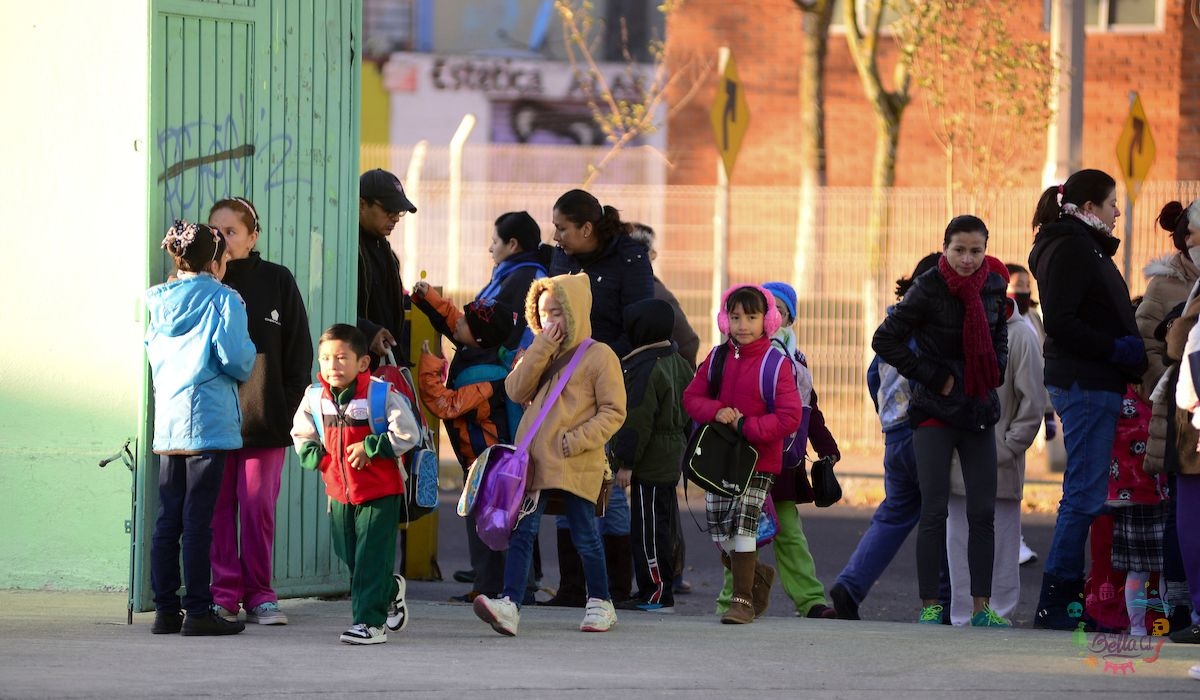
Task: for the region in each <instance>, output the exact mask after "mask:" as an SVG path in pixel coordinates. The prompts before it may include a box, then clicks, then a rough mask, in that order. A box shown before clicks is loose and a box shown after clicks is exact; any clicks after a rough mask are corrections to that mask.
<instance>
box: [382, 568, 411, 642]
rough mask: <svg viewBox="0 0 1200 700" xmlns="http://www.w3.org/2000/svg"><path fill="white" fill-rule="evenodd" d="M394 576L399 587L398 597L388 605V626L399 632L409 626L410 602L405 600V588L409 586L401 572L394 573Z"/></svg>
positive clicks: (397, 589)
mask: <svg viewBox="0 0 1200 700" xmlns="http://www.w3.org/2000/svg"><path fill="white" fill-rule="evenodd" d="M392 578H394V579H396V586H397V588H396V597H395V598H393V599H392V602H391V604H390V605H388V614H387V628H388V629H390V630H391V631H393V632H399V631H401V630H403V629H404V628H405V627H408V603H406V602H404V589H406V588H407V587H408V586H407V585H406V584H405V582H404V577H403V576H401V575H400V574H392Z"/></svg>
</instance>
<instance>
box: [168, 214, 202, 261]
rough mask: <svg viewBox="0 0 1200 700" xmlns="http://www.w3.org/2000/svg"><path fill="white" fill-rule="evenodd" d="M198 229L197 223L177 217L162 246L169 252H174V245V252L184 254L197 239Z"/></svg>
mask: <svg viewBox="0 0 1200 700" xmlns="http://www.w3.org/2000/svg"><path fill="white" fill-rule="evenodd" d="M198 230H199V229H198V228H197V227H196V224H193V223H189V222H187V221H184V220H183V219H176V220H175V224H174V225H173V226H171V228H169V229H167V235H166V237H165V238H163V239H162V244H161V246H160V247H161V248H162V249H163V250H165V251H167V252H172V247H174V249H175V250H174V252H176V253H177V254H179V255H183V252H184V251H185V250H187V248H188V246H190V245H191V244H192V243H194V242H195V241H196V231H198Z"/></svg>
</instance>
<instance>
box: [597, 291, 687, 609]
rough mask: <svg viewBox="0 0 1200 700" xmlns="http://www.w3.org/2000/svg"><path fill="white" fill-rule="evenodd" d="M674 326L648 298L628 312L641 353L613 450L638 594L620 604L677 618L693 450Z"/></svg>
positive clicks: (630, 367) (627, 360)
mask: <svg viewBox="0 0 1200 700" xmlns="http://www.w3.org/2000/svg"><path fill="white" fill-rule="evenodd" d="M674 323H675V311H674V310H673V309H672V308H671V305H670V304H669V303H667V302H666V301H662V300H659V299H645V300H643V301H639V302H636V303H634V304H630V305H629V306H628V307H626V308H625V333H626V334H627V335H628V336H629V339H630V341H632V343H633V345H634V347H635V349H634V351H633V352H631V353H629V354H628V355H626V356H625V357H623V358H621V369H622V371H623V373H624V375H625V393H626V395H627V396H628V397H629V398H628V404H627V410H628V415H627V417H626V419H625V424H624V425H623V426H622V427H621V430H620V431H618V432H617V434H616V435H615V436H614V437H613V441H612V443H611V446H612V453H613V455H614V458H615V464H614V465H613V466H614V467H616V468H617V473H616V477H615V480H616V486H617V487H618V488H625V487H626V486H628V487H630V511H631V518H630V527H631V530H632V532H633V543H632V544H633V547H632V549H633V571H634V576H635V578H636V579H637V584H638V591H637V593H636V594H635V595H634V596H633V597H632V598H630V599H629V600H627V601H623V602H620V603H618V604H617V607H618V608H620V609H622V610H642V611H646V612H658V613H671V612H675V599H674V592H673V590H672V582H673V581H674V580H675V575H676V573H677V572H676V571H675V570H674V554H673V553H674V551H675V549H676V546H675V540H676V539H677V538H678V536H679V533H678V532H677V529H676V523H677V522H678V512H679V502H678V500H677V498H676V496H675V484H677V483H678V482H679V465H680V460H681V459H682V456H683V450H684V446H685V445H686V444H687V436H686V434H685V431H686V429H687V424H688V416H687V414H686V413H684V411H683V406H682V401H683V390H684V389H685V388H687V385H688V383H689V382H691V380H692V375H693V372H692V369H691V367H690V366H689V365H688V363H687V361H686V360H684V359H683V357H682V356H681V355H680V354H679V353H678V352H677V350H678V347H677V346H676V345H675V343H674V342H672V341H671V331H672V329H673V328H674Z"/></svg>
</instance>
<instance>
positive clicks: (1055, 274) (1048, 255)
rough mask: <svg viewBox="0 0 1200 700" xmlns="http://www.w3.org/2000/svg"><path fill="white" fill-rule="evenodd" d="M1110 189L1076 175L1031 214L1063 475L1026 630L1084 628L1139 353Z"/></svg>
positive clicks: (1093, 174) (1032, 265)
mask: <svg viewBox="0 0 1200 700" xmlns="http://www.w3.org/2000/svg"><path fill="white" fill-rule="evenodd" d="M1116 187H1117V183H1116V181H1115V180H1113V179H1112V177H1111V176H1109V175H1108V173H1105V172H1102V171H1100V170H1080V171H1079V172H1077V173H1075V174H1074V175H1072V176H1071V177H1069V178H1067V181H1066V182H1065V183H1063V184H1062V185H1057V186H1054V187H1049V188H1047V189H1046V191H1045V192H1044V193H1042V197H1041V199H1040V200H1039V201H1038V206H1037V211H1036V213H1035V214H1034V217H1033V227H1034V229H1036V230H1037V235H1036V237H1035V238H1034V240H1033V250H1032V251H1030V253H1029V269H1030V270H1031V271H1032V272H1033V277H1034V279H1036V280H1037V282H1038V291H1039V293H1040V296H1041V300H1042V320H1043V322H1044V323H1045V327H1046V343H1045V346H1044V353H1045V356H1046V390H1047V391H1048V392H1049V393H1050V402H1051V403H1052V404H1053V405H1054V411H1055V412H1056V413H1058V415H1059V417H1060V418H1061V419H1062V425H1063V445H1064V446H1065V447H1066V450H1067V469H1066V472H1065V473H1064V474H1063V497H1062V500H1061V501H1059V504H1058V520H1057V521H1056V522H1055V524H1054V539H1053V540H1052V541H1051V543H1050V552H1049V554H1048V555H1047V557H1046V566H1045V569H1044V573H1043V575H1042V590H1041V595H1040V596H1039V600H1038V609H1037V615H1036V617H1035V618H1034V625H1036V626H1038V627H1044V628H1049V629H1058V630H1074V629H1076V627H1077V626H1078V625H1079V624H1080V623H1083V622H1084V620H1082V619H1080V618H1081V616H1082V615H1083V578H1084V547H1085V546H1086V543H1087V537H1088V530H1089V528H1090V527H1091V524H1092V520H1094V519H1095V517H1096V516H1097V515H1098V514H1099V513H1100V512H1101V511H1102V510H1103V508H1104V501H1105V499H1106V498H1107V496H1108V466H1109V462H1110V459H1111V456H1112V445H1113V439H1114V438H1115V436H1116V430H1117V416H1118V414H1119V413H1120V410H1121V398H1122V396H1123V395H1124V393H1125V387H1126V385H1127V384H1130V383H1132V384H1137V383H1139V382H1141V377H1142V374H1143V373H1144V372H1145V370H1146V368H1147V363H1146V348H1145V344H1144V343H1143V341H1142V337H1141V334H1140V333H1139V332H1138V327H1137V322H1136V321H1135V320H1134V315H1133V309H1132V307H1131V306H1130V303H1129V288H1128V287H1127V286H1126V285H1125V280H1124V278H1122V277H1121V272H1120V270H1118V269H1117V266H1116V265H1115V264H1114V263H1113V256H1114V255H1115V254H1116V252H1117V247H1118V246H1119V245H1120V243H1121V242H1120V241H1119V240H1117V239H1116V238H1113V235H1112V231H1113V226H1114V225H1115V224H1116V221H1117V217H1118V216H1120V215H1121V212H1120V211H1118V209H1117V190H1116Z"/></svg>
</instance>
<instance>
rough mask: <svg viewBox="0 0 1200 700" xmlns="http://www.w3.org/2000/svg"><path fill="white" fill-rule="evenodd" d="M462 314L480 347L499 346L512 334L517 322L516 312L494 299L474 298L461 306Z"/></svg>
mask: <svg viewBox="0 0 1200 700" xmlns="http://www.w3.org/2000/svg"><path fill="white" fill-rule="evenodd" d="M463 316H465V317H466V319H467V326H468V327H469V328H470V329H471V335H473V336H475V342H476V343H479V347H481V348H494V347H497V346H499V345H500V344H501V343H503V342H504V341H505V340H507V339H508V336H509V335H510V334H512V330H513V327H514V326H515V325H516V323H517V314H516V312H514V311H513V310H512V309H510V308H509V307H508V305H507V304H505V303H504V302H502V301H496V300H495V299H476V300H475V301H473V302H471V303H470V304H467V305H466V307H464V308H463Z"/></svg>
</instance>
